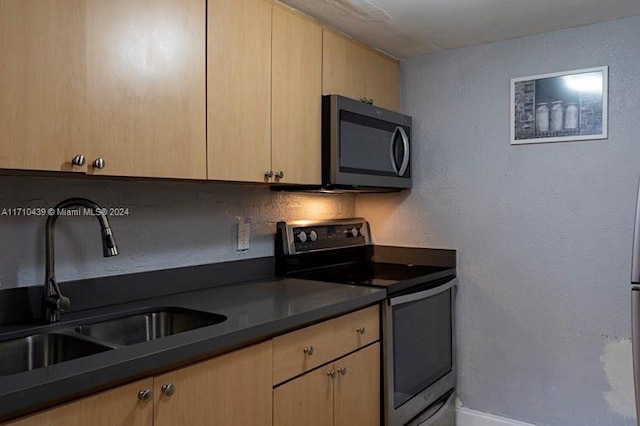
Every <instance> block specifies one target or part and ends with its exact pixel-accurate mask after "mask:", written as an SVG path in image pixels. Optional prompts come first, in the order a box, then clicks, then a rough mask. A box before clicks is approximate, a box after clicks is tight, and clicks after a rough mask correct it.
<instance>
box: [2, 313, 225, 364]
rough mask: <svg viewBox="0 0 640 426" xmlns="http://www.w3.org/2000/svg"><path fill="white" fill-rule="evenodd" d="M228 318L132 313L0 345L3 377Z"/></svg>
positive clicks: (215, 315) (220, 316)
mask: <svg viewBox="0 0 640 426" xmlns="http://www.w3.org/2000/svg"><path fill="white" fill-rule="evenodd" d="M226 319H227V317H225V316H223V315H218V314H212V313H208V312H201V311H194V310H190V309H183V308H156V309H145V310H138V311H129V312H126V313H123V314H121V315H116V316H115V317H114V318H111V319H108V320H105V321H100V322H91V321H87V323H86V324H80V325H76V326H69V327H67V328H64V327H62V328H60V329H57V330H56V331H54V332H51V333H38V334H32V335H29V336H26V337H21V338H19V339H12V340H7V341H3V342H0V376H8V375H10V374H16V373H22V372H26V371H31V370H35V369H37V368H43V367H48V366H51V365H53V364H57V363H60V362H64V361H70V360H72V359H77V358H81V357H85V356H88V355H93V354H97V353H100V352H105V351H108V350H112V349H117V348H119V347H122V346H129V345H135V344H137V343H143V342H148V341H151V340H155V339H160V338H163V337H166V336H171V335H174V334H178V333H182V332H185V331H189V330H194V329H197V328H201V327H206V326H210V325H214V324H218V323H221V322H223V321H225V320H226Z"/></svg>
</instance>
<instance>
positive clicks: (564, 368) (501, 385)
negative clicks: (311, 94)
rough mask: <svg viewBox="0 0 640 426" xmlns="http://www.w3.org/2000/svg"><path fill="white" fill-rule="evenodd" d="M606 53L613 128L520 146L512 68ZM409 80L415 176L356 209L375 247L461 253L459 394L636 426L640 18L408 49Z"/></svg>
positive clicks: (518, 71) (526, 71)
mask: <svg viewBox="0 0 640 426" xmlns="http://www.w3.org/2000/svg"><path fill="white" fill-rule="evenodd" d="M601 65H608V66H609V139H608V140H604V141H587V142H572V143H557V144H537V145H523V146H510V144H509V81H510V79H511V78H513V77H521V76H528V75H534V74H542V73H549V72H556V71H565V70H572V69H579V68H587V67H594V66H601ZM401 85H402V109H403V111H404V112H405V113H408V114H410V115H412V116H413V117H414V128H413V141H414V144H415V145H414V148H415V149H414V153H415V157H414V163H413V170H414V178H415V181H414V187H413V189H412V190H411V192H410V193H403V194H396V195H385V196H380V195H367V196H358V198H357V209H356V210H357V213H358V214H359V215H362V216H365V217H367V218H368V219H369V220H370V222H371V224H372V232H373V235H374V239H375V241H376V242H377V243H386V244H395V245H407V244H408V245H414V246H426V247H443V248H455V249H457V250H458V253H459V284H460V291H459V298H458V304H457V307H458V322H457V325H458V349H459V350H458V362H459V364H458V365H459V393H458V395H459V398H460V400H461V402H462V404H463V405H464V406H467V407H469V408H471V409H476V410H480V411H485V412H489V413H493V414H497V415H501V416H505V417H510V418H514V419H518V420H521V421H526V422H531V423H535V424H539V425H553V426H568V425H580V426H583V425H599V426H603V425H611V426H613V425H635V421H634V419H633V418H632V416H634V413H633V394H632V389H631V356H630V345H629V341H628V339H629V337H630V311H629V308H630V301H629V295H630V292H629V275H630V257H631V252H630V251H631V238H632V226H633V215H634V205H635V201H636V189H637V185H638V176H639V174H640V114H638V111H640V18H637V17H635V18H628V19H622V20H617V21H612V22H608V23H601V24H596V25H591V26H585V27H580V28H576V29H570V30H566V31H560V32H554V33H547V34H542V35H536V36H531V37H525V38H520V39H514V40H509V41H505V42H499V43H493V44H488V45H482V46H476V47H470V48H464V49H458V50H454V51H450V52H444V53H440V54H436V55H431V56H426V57H422V58H416V59H412V60H407V61H404V62H403V63H402V66H401ZM625 416H626V417H625Z"/></svg>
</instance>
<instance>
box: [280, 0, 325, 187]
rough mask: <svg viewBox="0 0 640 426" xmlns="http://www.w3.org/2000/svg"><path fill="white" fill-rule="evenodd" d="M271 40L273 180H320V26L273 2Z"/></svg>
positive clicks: (314, 181) (303, 182)
mask: <svg viewBox="0 0 640 426" xmlns="http://www.w3.org/2000/svg"><path fill="white" fill-rule="evenodd" d="M272 38H273V40H272V49H273V51H272V82H271V84H272V86H271V87H272V102H271V105H272V108H271V117H272V118H271V120H272V121H271V164H272V170H273V173H274V179H275V180H274V181H275V182H280V183H301V184H320V183H321V169H320V166H321V160H320V153H321V148H320V120H321V94H322V27H320V25H318V24H317V23H315V22H314V21H311V20H310V19H308V18H306V17H304V16H302V15H300V14H299V13H296V12H294V11H291V10H289V9H287V8H285V7H283V6H280V5H274V6H273V33H272Z"/></svg>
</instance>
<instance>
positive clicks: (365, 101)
mask: <svg viewBox="0 0 640 426" xmlns="http://www.w3.org/2000/svg"><path fill="white" fill-rule="evenodd" d="M360 102H362V103H364V104H368V103H369V100H368V99H367V98H360Z"/></svg>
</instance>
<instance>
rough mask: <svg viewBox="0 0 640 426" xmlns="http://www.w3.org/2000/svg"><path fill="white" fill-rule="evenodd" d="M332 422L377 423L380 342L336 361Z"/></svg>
mask: <svg viewBox="0 0 640 426" xmlns="http://www.w3.org/2000/svg"><path fill="white" fill-rule="evenodd" d="M334 364H335V370H336V373H337V374H336V379H335V381H334V398H333V401H334V404H333V405H334V425H335V426H353V425H358V426H379V425H380V407H381V405H380V392H381V389H380V343H376V344H374V345H371V346H367V347H366V348H364V349H362V350H359V351H357V352H354V353H353V354H351V355H348V356H346V357H344V358H341V359H339V360H337V361H336V362H335V363H334Z"/></svg>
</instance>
